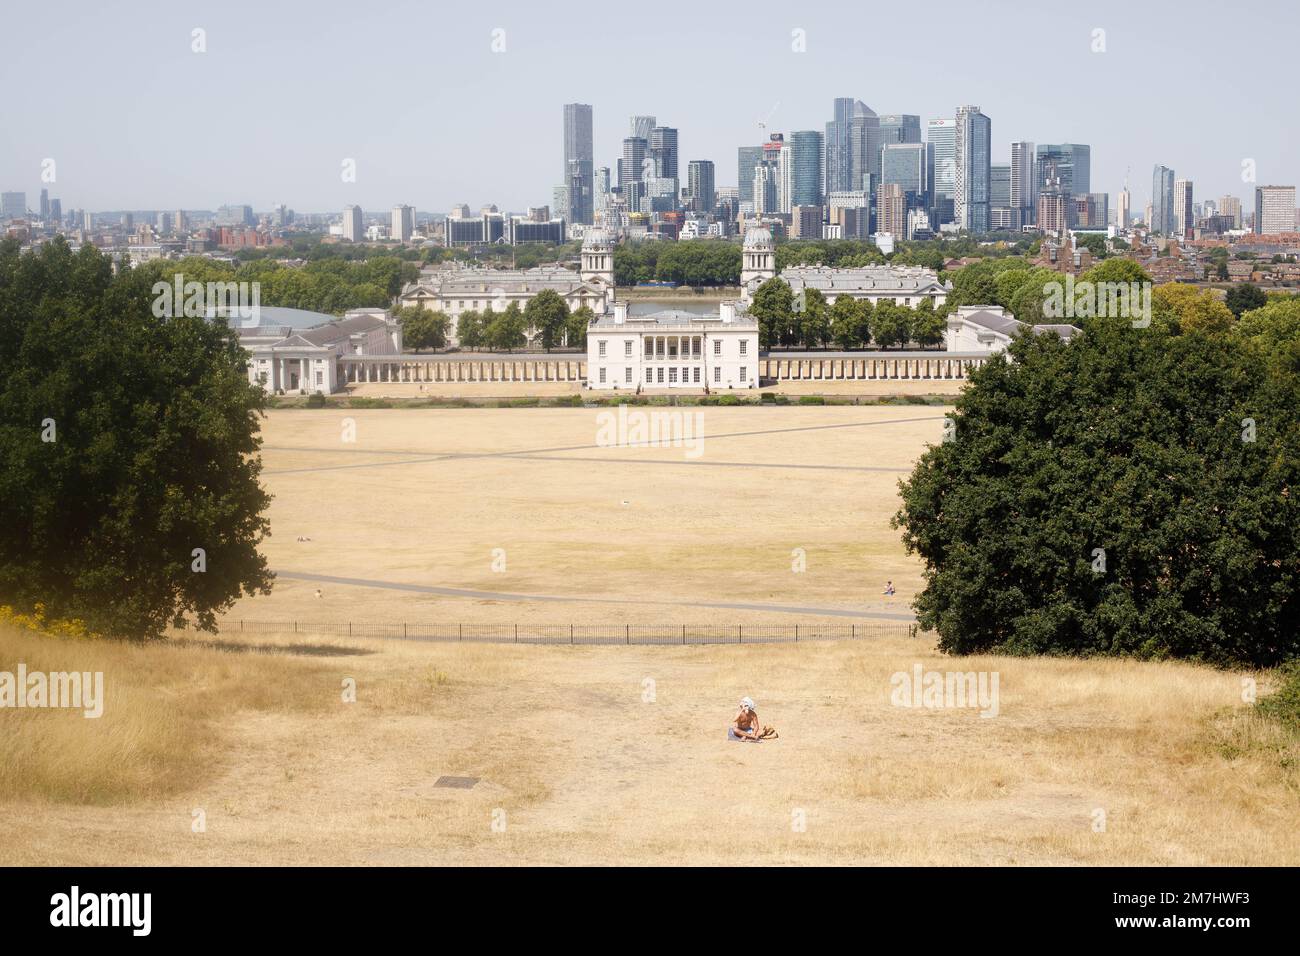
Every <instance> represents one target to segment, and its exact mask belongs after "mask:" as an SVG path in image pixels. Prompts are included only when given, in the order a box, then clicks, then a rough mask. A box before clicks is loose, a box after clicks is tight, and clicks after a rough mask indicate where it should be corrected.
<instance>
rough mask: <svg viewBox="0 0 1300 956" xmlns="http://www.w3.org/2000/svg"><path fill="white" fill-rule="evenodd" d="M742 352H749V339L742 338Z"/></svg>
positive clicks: (746, 353) (744, 353) (743, 353)
mask: <svg viewBox="0 0 1300 956" xmlns="http://www.w3.org/2000/svg"><path fill="white" fill-rule="evenodd" d="M740 354H741V355H748V354H749V339H741V340H740Z"/></svg>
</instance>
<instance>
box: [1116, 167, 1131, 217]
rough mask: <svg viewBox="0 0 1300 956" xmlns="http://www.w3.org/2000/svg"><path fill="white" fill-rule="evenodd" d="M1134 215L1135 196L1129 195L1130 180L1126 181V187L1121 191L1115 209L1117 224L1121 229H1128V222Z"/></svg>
mask: <svg viewBox="0 0 1300 956" xmlns="http://www.w3.org/2000/svg"><path fill="white" fill-rule="evenodd" d="M1132 216H1133V197H1132V196H1130V195H1129V191H1128V180H1127V179H1126V180H1125V181H1124V188H1123V189H1121V190H1120V191H1119V203H1118V208H1117V209H1116V210H1115V225H1117V226H1119V227H1120V228H1121V229H1127V228H1128V224H1129V222H1130V220H1131V219H1132Z"/></svg>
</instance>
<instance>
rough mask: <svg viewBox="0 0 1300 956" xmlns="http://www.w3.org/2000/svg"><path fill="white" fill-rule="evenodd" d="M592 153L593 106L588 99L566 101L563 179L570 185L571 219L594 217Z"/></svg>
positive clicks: (589, 220) (568, 192) (569, 212)
mask: <svg viewBox="0 0 1300 956" xmlns="http://www.w3.org/2000/svg"><path fill="white" fill-rule="evenodd" d="M593 157H594V150H593V148H592V137H591V107H590V106H589V105H588V104H586V103H566V104H564V168H563V170H562V174H563V176H562V178H561V180H560V182H561V183H563V184H564V185H565V186H566V187H567V188H566V194H567V198H568V210H567V215H568V218H569V220H570V221H571V222H578V223H590V222H591V220H592V211H593V196H594V193H595V184H594V182H593V181H592V175H593V162H594V160H593ZM562 215H563V214H562Z"/></svg>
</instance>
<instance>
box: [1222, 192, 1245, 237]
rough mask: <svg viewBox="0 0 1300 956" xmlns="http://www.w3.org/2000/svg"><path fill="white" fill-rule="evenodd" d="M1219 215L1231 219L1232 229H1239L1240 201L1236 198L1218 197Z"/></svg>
mask: <svg viewBox="0 0 1300 956" xmlns="http://www.w3.org/2000/svg"><path fill="white" fill-rule="evenodd" d="M1219 215H1220V216H1231V217H1232V228H1233V229H1240V228H1241V200H1240V199H1238V198H1237V197H1236V196H1220V197H1219Z"/></svg>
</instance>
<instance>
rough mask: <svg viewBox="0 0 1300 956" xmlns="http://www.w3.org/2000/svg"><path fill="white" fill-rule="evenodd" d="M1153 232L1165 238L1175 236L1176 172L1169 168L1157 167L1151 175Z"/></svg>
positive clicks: (1151, 223)
mask: <svg viewBox="0 0 1300 956" xmlns="http://www.w3.org/2000/svg"><path fill="white" fill-rule="evenodd" d="M1147 225H1148V227H1149V228H1150V229H1151V231H1152V232H1158V233H1160V234H1162V235H1165V236H1172V235H1173V234H1174V171H1173V170H1172V169H1170V168H1169V167H1168V166H1157V167H1156V168H1155V170H1154V171H1153V172H1152V174H1151V222H1150V223H1148V224H1147Z"/></svg>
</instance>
